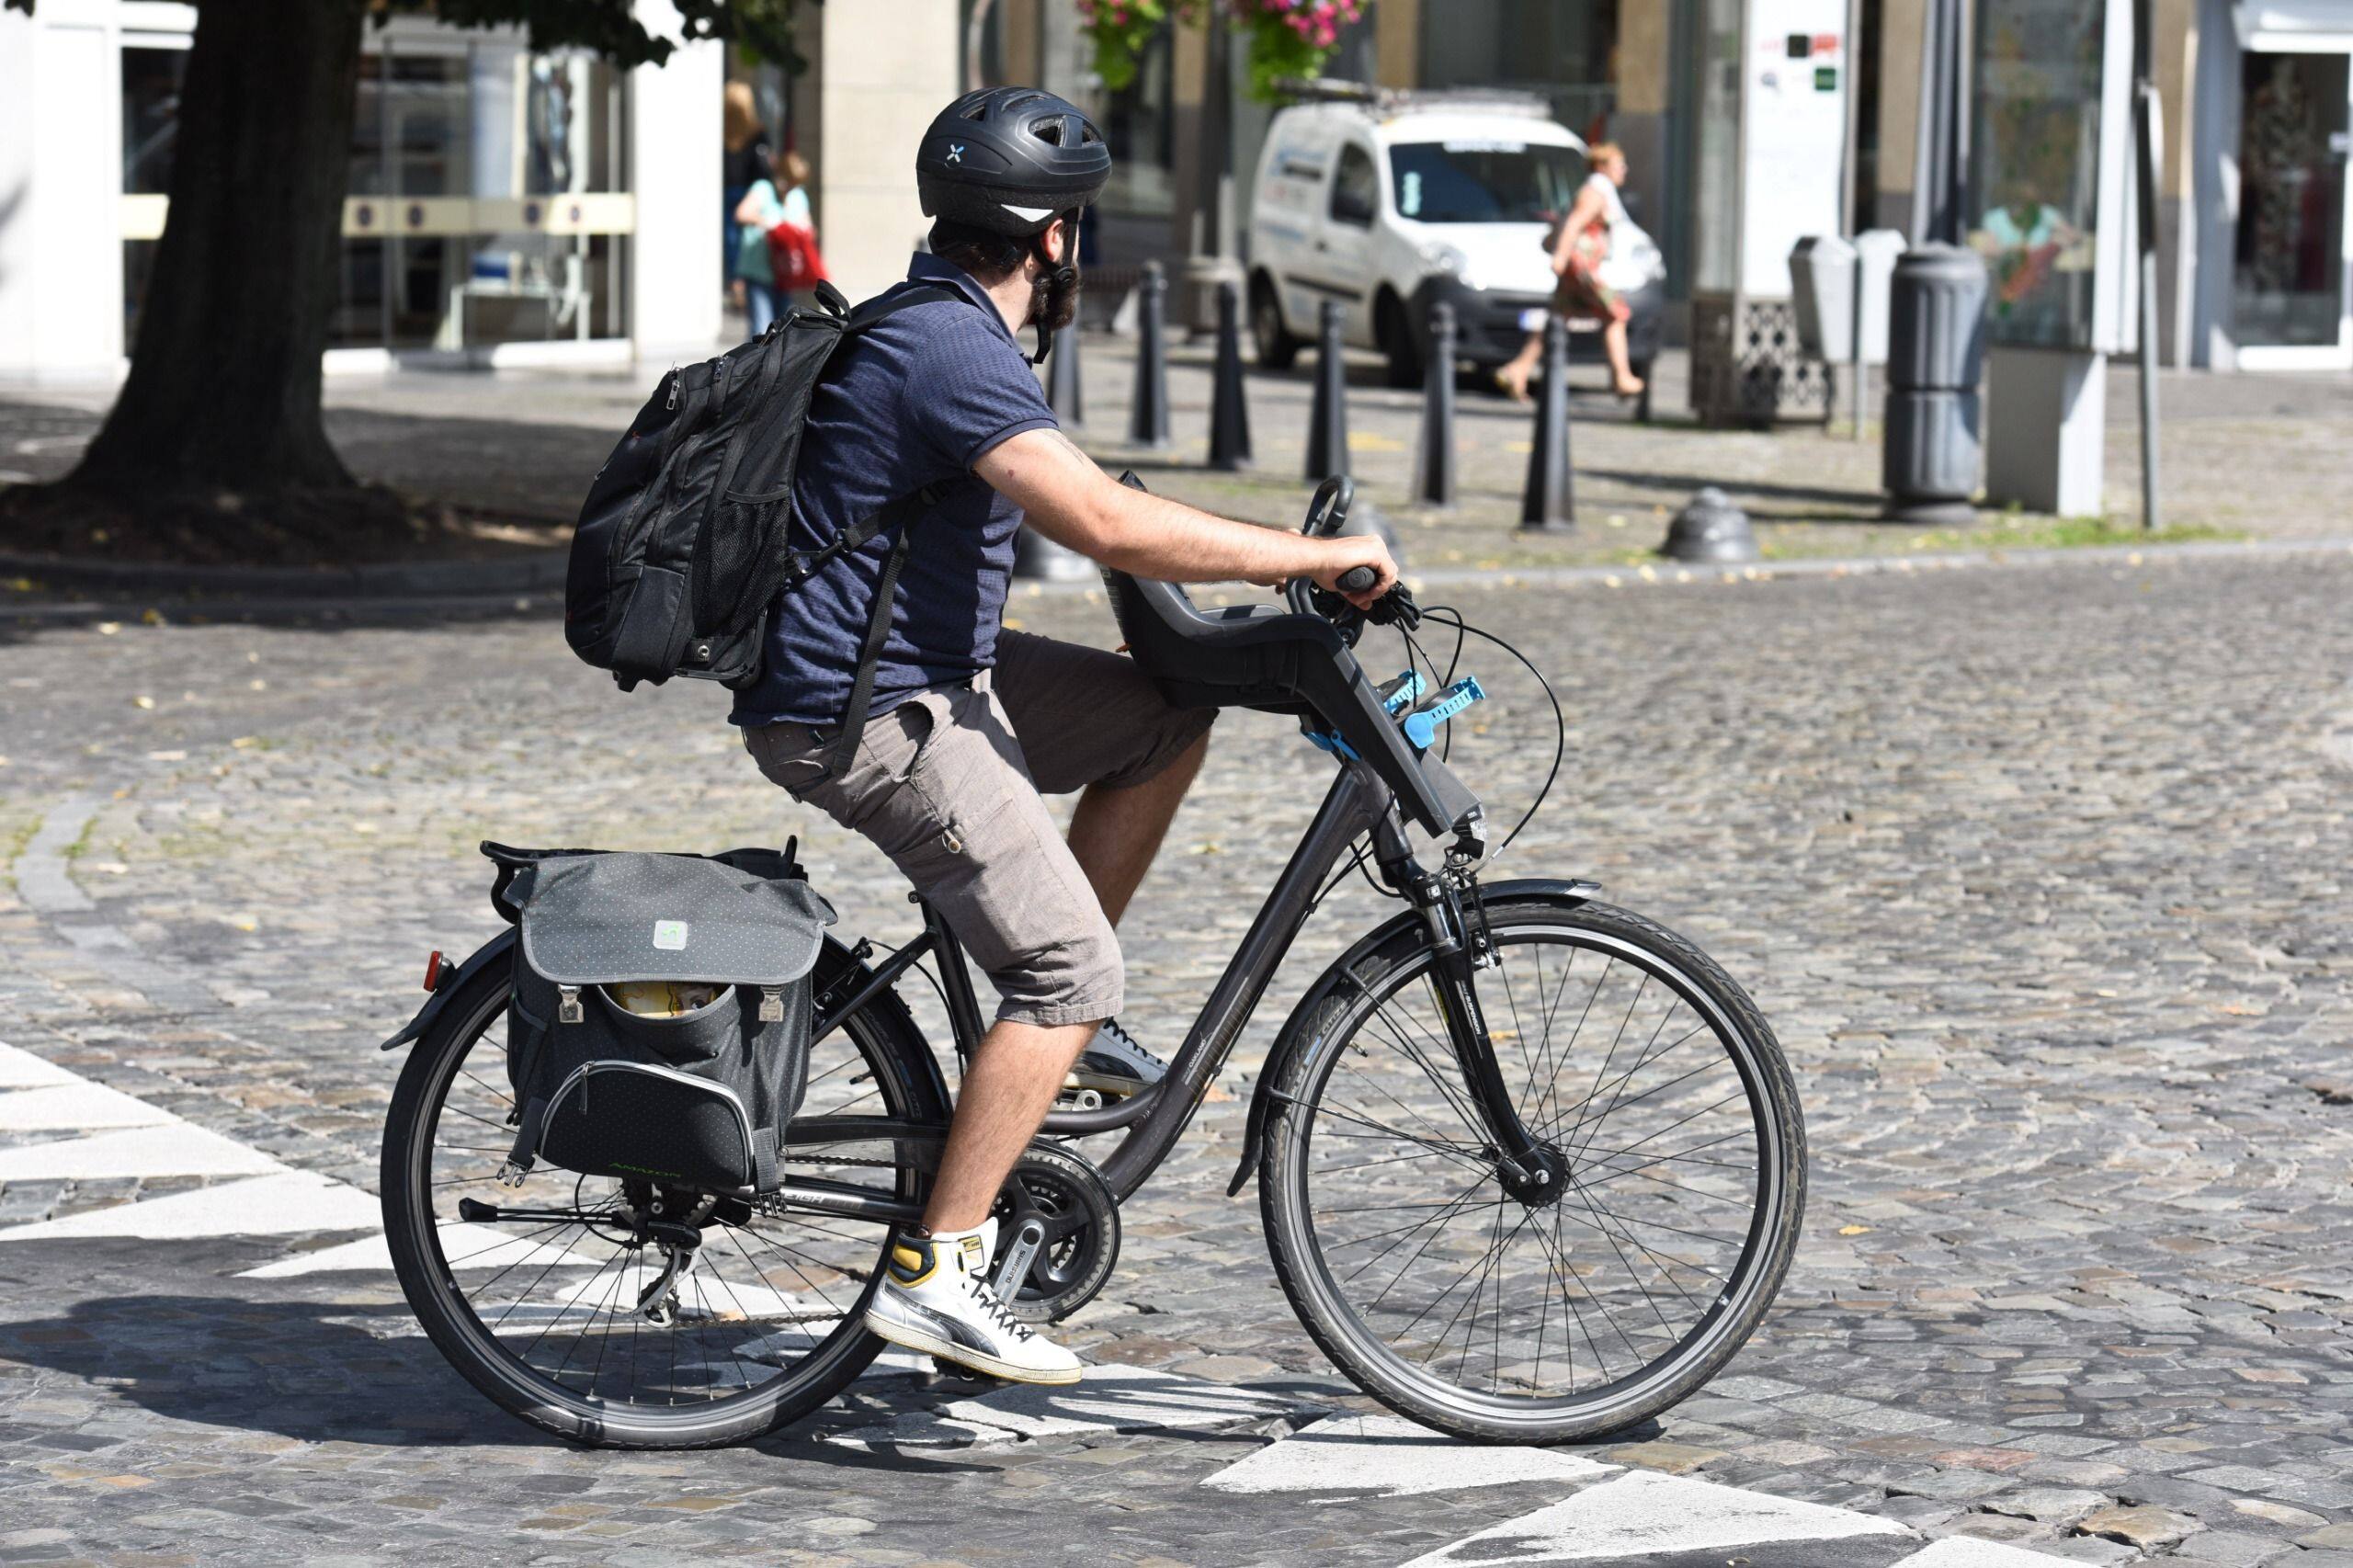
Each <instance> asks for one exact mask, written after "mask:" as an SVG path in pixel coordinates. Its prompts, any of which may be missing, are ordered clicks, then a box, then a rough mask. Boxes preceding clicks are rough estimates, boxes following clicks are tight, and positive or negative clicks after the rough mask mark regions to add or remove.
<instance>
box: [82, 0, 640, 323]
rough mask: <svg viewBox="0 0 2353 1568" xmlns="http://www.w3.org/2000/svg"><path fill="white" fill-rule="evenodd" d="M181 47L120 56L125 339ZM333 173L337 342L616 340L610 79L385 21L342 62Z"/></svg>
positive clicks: (627, 208) (631, 217)
mask: <svg viewBox="0 0 2353 1568" xmlns="http://www.w3.org/2000/svg"><path fill="white" fill-rule="evenodd" d="M187 52H188V40H187V37H186V35H177V36H174V35H164V34H155V35H147V34H140V35H130V36H127V37H126V39H125V40H124V45H123V49H122V67H121V69H122V86H123V94H122V98H123V110H122V112H123V122H122V153H123V169H122V201H123V220H122V221H123V234H124V244H123V272H124V280H125V285H126V287H125V295H126V298H125V301H124V306H125V313H126V318H127V319H126V327H127V329H128V331H129V332H130V333H131V336H132V340H133V341H136V334H137V330H138V321H137V313H138V309H139V304H140V301H141V299H142V296H143V293H144V291H145V286H146V282H147V280H148V278H149V277H150V275H151V274H152V272H153V253H154V248H155V247H154V243H153V242H154V238H155V236H156V235H158V234H160V233H162V232H163V227H164V224H165V214H166V211H167V202H166V199H165V187H166V185H167V183H168V181H169V178H170V173H171V165H172V153H173V147H174V144H175V139H176V130H177V125H178V119H179V88H180V77H181V74H182V70H183V68H184V66H185V63H186V61H187ZM358 67H359V68H358V85H357V86H356V88H355V99H356V101H355V103H354V105H353V117H352V131H351V151H350V159H349V163H348V164H347V174H346V176H345V187H344V191H345V197H346V201H345V205H344V218H343V236H342V242H341V245H340V249H339V254H338V256H337V284H338V287H337V298H336V301H335V308H334V310H333V311H332V312H331V313H330V315H329V318H328V329H327V336H328V342H329V343H330V344H331V345H332V346H335V347H375V346H388V347H428V346H429V347H439V348H460V347H478V346H482V345H486V344H495V343H506V342H516V341H543V340H547V339H551V338H559V337H570V338H585V337H597V336H603V337H619V336H625V335H627V333H628V322H627V319H626V312H625V310H624V308H623V301H622V298H621V293H620V284H621V280H622V278H623V276H624V269H625V267H626V265H627V259H628V246H629V243H630V242H629V235H630V234H631V232H632V231H633V230H634V228H635V209H634V206H633V204H632V203H631V200H630V198H629V196H628V194H627V189H628V187H627V180H626V178H625V170H626V158H625V155H624V150H623V131H624V116H625V114H626V112H627V96H626V95H627V84H626V80H625V77H624V75H623V74H622V73H621V72H620V71H619V70H617V69H615V68H614V67H613V66H612V65H610V64H609V63H608V62H605V61H602V60H600V59H598V58H597V57H596V56H594V55H592V54H588V53H585V52H582V51H558V52H554V53H544V54H539V53H533V52H531V51H529V50H528V49H526V48H525V47H524V46H523V45H522V44H521V43H520V42H518V41H515V40H508V39H501V38H494V37H484V36H481V35H477V34H469V33H465V32H460V31H458V30H455V29H449V28H437V27H435V26H433V25H431V24H430V23H426V22H424V21H421V20H417V19H415V18H408V17H402V18H397V19H395V21H394V22H393V23H392V25H391V26H390V27H388V28H385V29H383V30H382V31H381V32H377V31H372V30H371V31H370V32H369V35H368V40H367V43H366V45H365V46H364V52H363V53H362V55H361V57H360V60H359V62H358Z"/></svg>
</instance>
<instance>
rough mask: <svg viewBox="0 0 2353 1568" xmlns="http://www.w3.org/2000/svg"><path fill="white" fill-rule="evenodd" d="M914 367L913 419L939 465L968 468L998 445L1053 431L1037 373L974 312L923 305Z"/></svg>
mask: <svg viewBox="0 0 2353 1568" xmlns="http://www.w3.org/2000/svg"><path fill="white" fill-rule="evenodd" d="M917 313H918V314H919V316H920V321H919V322H918V323H915V324H916V325H918V327H919V329H920V330H922V331H923V332H924V334H925V335H924V338H923V341H922V343H921V344H920V346H919V347H917V348H916V350H915V355H914V357H913V361H912V363H911V365H910V367H909V374H908V376H907V380H906V383H905V392H904V397H905V400H906V401H905V404H904V406H905V409H906V416H907V419H908V421H909V423H911V424H912V425H913V426H915V428H916V429H917V430H918V431H919V432H920V433H921V434H922V436H923V437H924V439H925V441H926V444H927V445H928V446H929V447H930V448H931V449H932V450H933V452H934V453H935V454H936V455H937V456H938V458H939V460H941V461H942V462H943V463H945V464H947V465H949V467H952V468H955V469H957V470H959V471H961V470H965V469H969V468H971V467H972V465H973V464H974V463H976V462H978V461H980V460H981V458H982V457H983V454H985V453H986V452H987V451H988V450H989V449H991V448H993V447H995V445H997V443H999V442H1000V441H1004V440H1007V439H1009V438H1010V437H1015V436H1017V435H1019V434H1020V433H1021V432H1022V431H1024V430H1038V429H1044V428H1048V427H1051V426H1054V425H1055V424H1056V423H1057V421H1056V420H1055V418H1054V413H1053V410H1052V409H1051V408H1050V407H1048V406H1047V403H1046V394H1045V393H1044V392H1043V391H1041V390H1040V387H1039V385H1038V376H1037V372H1036V371H1034V370H1032V369H1030V368H1029V361H1028V360H1027V359H1025V358H1022V357H1021V351H1020V350H1019V349H1017V348H1016V347H1014V346H1013V345H1012V343H1011V342H1010V341H1008V340H1007V339H1006V338H1005V337H1004V336H1002V335H999V334H998V333H997V332H995V330H993V329H992V327H991V326H990V324H989V323H987V322H986V321H983V319H981V316H980V313H979V312H978V311H977V310H976V309H975V308H974V307H972V306H969V305H963V304H958V305H955V306H949V307H929V306H927V307H925V308H924V309H923V310H922V311H921V312H917Z"/></svg>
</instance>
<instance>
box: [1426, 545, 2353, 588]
mask: <svg viewBox="0 0 2353 1568" xmlns="http://www.w3.org/2000/svg"><path fill="white" fill-rule="evenodd" d="M2272 555H2353V538H2341V537H2340V538H2327V539H2272V540H2197V541H2194V542H2191V543H2186V544H2146V545H2142V544H2087V545H2079V546H2075V547H2071V548H2067V549H2040V550H2001V549H1993V550H1953V551H1939V552H1938V553H1937V554H1934V555H1844V556H1821V557H1801V558H1799V559H1796V560H1792V561H1748V562H1736V563H1731V564H1709V563H1707V562H1680V561H1668V560H1665V559H1664V558H1660V559H1658V560H1655V561H1645V562H1642V563H1640V564H1638V565H1632V566H1531V567H1527V568H1525V569H1521V570H1513V569H1511V568H1508V567H1488V568H1483V567H1476V566H1442V567H1439V568H1438V569H1436V570H1435V571H1430V572H1415V571H1414V570H1413V569H1412V568H1411V567H1408V568H1406V571H1405V576H1406V577H1407V579H1408V580H1409V581H1411V582H1413V583H1414V584H1415V585H1423V584H1427V585H1430V586H1433V587H1456V586H1461V585H1466V584H1467V585H1472V586H1475V587H1492V588H1525V587H1575V586H1579V585H1586V584H1599V585H1602V586H1604V587H1610V588H1615V587H1622V586H1625V585H1628V584H1630V583H1631V584H1640V585H1647V584H1657V583H1732V582H1744V583H1755V582H1765V581H1769V580H1772V579H1775V578H1781V577H1868V576H1873V575H1879V576H1886V575H1902V574H1908V573H1916V572H1946V571H1966V570H1973V569H1976V568H1981V567H1999V566H2072V565H2082V566H2113V565H2127V566H2144V565H2154V564H2157V563H2160V562H2162V563H2165V564H2169V565H2178V564H2180V563H2181V562H2183V561H2185V560H2191V559H2195V560H2235V559H2246V558H2253V557H2261V556H2272Z"/></svg>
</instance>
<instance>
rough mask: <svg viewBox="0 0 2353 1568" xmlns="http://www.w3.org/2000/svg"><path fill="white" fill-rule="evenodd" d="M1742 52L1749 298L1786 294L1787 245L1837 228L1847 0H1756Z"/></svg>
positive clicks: (1744, 267)
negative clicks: (1744, 103)
mask: <svg viewBox="0 0 2353 1568" xmlns="http://www.w3.org/2000/svg"><path fill="white" fill-rule="evenodd" d="M1745 54H1746V58H1745V60H1744V61H1743V62H1742V68H1743V70H1745V72H1746V74H1747V80H1746V82H1745V84H1744V85H1745V87H1746V89H1747V104H1746V108H1745V114H1744V115H1743V117H1742V121H1741V131H1742V158H1741V163H1742V165H1743V167H1742V172H1743V174H1744V176H1745V179H1744V182H1743V185H1744V188H1743V190H1742V192H1741V230H1742V233H1741V252H1740V254H1741V257H1742V261H1741V286H1742V289H1743V290H1744V291H1745V292H1746V293H1747V294H1749V295H1750V296H1751V297H1752V298H1757V299H1779V300H1786V299H1788V298H1789V297H1790V248H1791V247H1792V246H1794V245H1795V244H1797V243H1798V241H1799V240H1801V239H1802V238H1804V237H1805V236H1806V235H1808V234H1835V233H1838V232H1839V215H1840V214H1839V207H1840V202H1839V195H1840V192H1841V190H1842V189H1843V187H1844V186H1845V183H1846V182H1845V176H1844V170H1845V168H1846V153H1847V92H1848V90H1849V84H1848V82H1847V64H1848V54H1847V0H1751V4H1750V6H1749V11H1748V37H1747V42H1746V49H1745ZM1825 176H1826V177H1825Z"/></svg>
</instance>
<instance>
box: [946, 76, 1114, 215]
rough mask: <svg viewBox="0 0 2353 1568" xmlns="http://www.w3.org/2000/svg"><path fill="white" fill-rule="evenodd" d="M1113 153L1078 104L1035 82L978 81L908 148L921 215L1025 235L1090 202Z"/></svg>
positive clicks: (1098, 192) (1100, 189)
mask: <svg viewBox="0 0 2353 1568" xmlns="http://www.w3.org/2000/svg"><path fill="white" fill-rule="evenodd" d="M1110 177H1111V149H1110V148H1108V147H1107V146H1105V145H1104V143H1103V132H1102V131H1098V130H1097V129H1096V127H1095V122H1094V121H1093V120H1091V119H1087V118H1086V114H1085V113H1084V112H1082V111H1081V110H1080V109H1079V108H1078V106H1076V105H1075V104H1072V103H1069V102H1067V101H1065V100H1063V99H1062V98H1058V97H1054V95H1053V94H1051V93H1048V92H1041V91H1040V90H1039V89H1038V88H1036V87H983V89H981V90H980V91H979V92H976V93H966V94H965V95H964V96H963V97H961V98H958V99H957V100H956V101H955V102H954V103H952V104H949V106H948V107H947V108H944V109H942V110H940V111H939V115H938V118H937V119H934V120H933V121H932V122H931V129H930V130H928V131H925V132H924V136H923V144H922V146H920V147H919V148H917V149H916V151H915V191H916V194H917V195H918V196H919V197H921V199H922V200H923V210H924V216H925V217H926V218H945V219H947V220H949V222H957V223H969V224H971V225H972V227H974V228H976V229H986V230H989V231H990V232H992V233H999V234H1007V235H1011V236H1013V237H1015V238H1017V239H1026V238H1028V237H1029V236H1031V235H1033V234H1040V233H1045V231H1046V230H1047V228H1048V227H1049V226H1051V224H1052V222H1053V221H1054V220H1055V219H1057V218H1059V217H1061V216H1063V214H1064V213H1066V212H1070V211H1073V210H1075V209H1077V208H1081V207H1086V206H1088V205H1090V204H1091V203H1093V201H1094V200H1095V199H1096V198H1097V197H1098V196H1100V195H1102V194H1103V187H1104V185H1105V184H1106V183H1107V182H1108V181H1109V179H1110Z"/></svg>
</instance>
